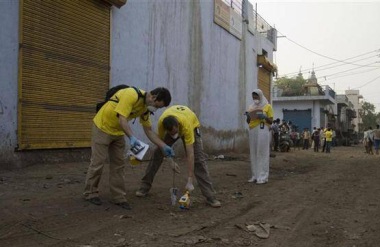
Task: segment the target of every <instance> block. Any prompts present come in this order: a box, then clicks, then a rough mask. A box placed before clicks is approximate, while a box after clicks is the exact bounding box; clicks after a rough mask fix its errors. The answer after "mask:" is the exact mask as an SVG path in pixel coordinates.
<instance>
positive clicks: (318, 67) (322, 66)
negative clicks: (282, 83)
mask: <svg viewBox="0 0 380 247" xmlns="http://www.w3.org/2000/svg"><path fill="white" fill-rule="evenodd" d="M374 52H380V49H379V50H374V51H370V52H366V53H363V54H360V55H357V56H354V57H350V58H346V59H344V60H345V61H346V60H351V59H354V58H358V57H362V56H365V55H367V54H370V53H374ZM372 57H379V55H374V56H371V57H366V58H362V59H359V60H354V61H353V62H359V61H362V60H365V59H369V58H372ZM338 63H340V62H333V63H329V64H325V65H321V66H317V67H312V68H307V69H303V70H299V71H297V72H291V73H287V74H284V75H282V76H288V75H291V74H298V73H299V72H306V71H310V70H311V69H319V71H320V70H324V69H320V68H324V67H327V66H330V65H333V64H338ZM345 65H347V64H340V65H337V66H333V67H338V66H345ZM329 68H331V67H329ZM379 68H380V66H379Z"/></svg>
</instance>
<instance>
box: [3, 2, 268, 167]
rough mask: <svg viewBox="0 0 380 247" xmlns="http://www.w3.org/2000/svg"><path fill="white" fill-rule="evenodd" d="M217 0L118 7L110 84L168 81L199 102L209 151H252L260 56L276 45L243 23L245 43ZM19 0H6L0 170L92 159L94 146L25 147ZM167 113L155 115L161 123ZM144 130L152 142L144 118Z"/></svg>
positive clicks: (179, 99)
mask: <svg viewBox="0 0 380 247" xmlns="http://www.w3.org/2000/svg"><path fill="white" fill-rule="evenodd" d="M213 2H214V1H213V0H193V1H177V0H157V1H150V0H129V1H128V3H127V4H126V5H125V6H123V7H122V8H120V9H118V8H115V7H112V37H111V53H112V54H111V78H110V84H111V85H116V84H120V83H126V84H130V85H135V86H138V87H141V88H142V89H147V90H151V89H153V88H155V87H157V86H165V87H168V88H169V89H170V91H171V92H172V96H173V100H172V104H184V105H188V106H189V107H191V108H192V109H193V110H194V111H195V112H196V113H197V115H198V116H199V118H200V121H201V123H202V127H203V136H204V141H205V143H204V144H205V149H206V150H207V151H208V152H222V151H232V150H234V151H241V152H246V151H248V141H247V129H246V124H245V122H244V117H243V112H244V111H245V109H246V108H247V105H249V104H251V101H252V99H251V91H252V90H253V89H254V88H256V87H257V64H256V57H257V55H258V54H260V53H261V50H262V49H264V50H266V51H267V52H268V57H269V58H270V59H271V58H272V49H273V45H272V44H271V43H270V42H269V41H268V40H266V39H265V38H263V37H261V36H260V35H259V34H255V35H252V34H251V33H248V31H246V24H244V25H243V39H242V40H239V39H237V38H236V37H234V36H233V35H231V34H230V33H228V32H227V31H226V30H224V29H223V28H221V27H220V26H218V25H216V24H215V23H214V21H213V15H214V3H213ZM18 21H19V1H17V0H4V1H0V44H1V45H0V58H1V60H0V87H1V90H0V138H1V140H2V141H1V143H0V169H1V168H4V167H10V168H15V167H21V166H25V165H30V164H34V163H38V162H59V161H67V160H75V159H81V160H89V149H71V150H48V151H44V150H34V151H28V152H16V151H15V149H16V148H17V91H18V86H17V79H18V78H17V72H18V65H17V61H18V28H19V24H18ZM161 113H162V110H159V111H158V112H157V114H156V115H155V116H154V123H156V122H157V118H158V116H159V115H160V114H161ZM132 128H133V129H134V130H135V131H136V134H137V135H138V136H139V137H141V138H142V139H144V140H145V141H147V139H146V138H145V137H144V136H145V135H144V134H143V131H142V128H141V127H140V125H139V124H138V122H136V123H135V124H133V127H132Z"/></svg>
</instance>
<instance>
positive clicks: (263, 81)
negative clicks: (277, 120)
mask: <svg viewBox="0 0 380 247" xmlns="http://www.w3.org/2000/svg"><path fill="white" fill-rule="evenodd" d="M270 80H271V73H270V72H269V71H268V70H266V69H264V68H262V67H259V83H258V88H259V89H261V91H263V94H264V96H265V98H267V100H268V101H269V103H270V101H271V97H270Z"/></svg>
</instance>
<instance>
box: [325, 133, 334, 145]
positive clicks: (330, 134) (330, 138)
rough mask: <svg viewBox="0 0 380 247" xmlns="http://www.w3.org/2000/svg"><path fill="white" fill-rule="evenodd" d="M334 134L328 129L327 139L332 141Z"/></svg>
mask: <svg viewBox="0 0 380 247" xmlns="http://www.w3.org/2000/svg"><path fill="white" fill-rule="evenodd" d="M332 135H333V133H332V131H328V130H326V132H325V136H326V141H327V142H331V141H332Z"/></svg>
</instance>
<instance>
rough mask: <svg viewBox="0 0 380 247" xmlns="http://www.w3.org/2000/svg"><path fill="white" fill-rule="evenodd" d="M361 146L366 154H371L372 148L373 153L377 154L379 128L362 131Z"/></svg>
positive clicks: (379, 135)
mask: <svg viewBox="0 0 380 247" xmlns="http://www.w3.org/2000/svg"><path fill="white" fill-rule="evenodd" d="M363 145H364V147H365V152H366V153H367V154H373V147H375V153H376V154H377V155H378V154H379V148H380V126H379V125H376V129H374V130H373V129H372V127H371V126H370V127H368V128H366V129H365V130H364V136H363Z"/></svg>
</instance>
